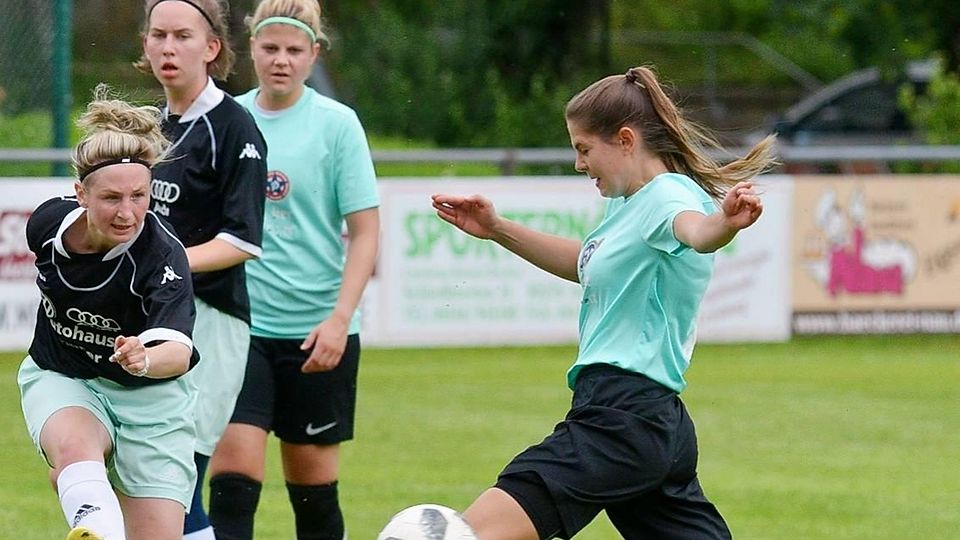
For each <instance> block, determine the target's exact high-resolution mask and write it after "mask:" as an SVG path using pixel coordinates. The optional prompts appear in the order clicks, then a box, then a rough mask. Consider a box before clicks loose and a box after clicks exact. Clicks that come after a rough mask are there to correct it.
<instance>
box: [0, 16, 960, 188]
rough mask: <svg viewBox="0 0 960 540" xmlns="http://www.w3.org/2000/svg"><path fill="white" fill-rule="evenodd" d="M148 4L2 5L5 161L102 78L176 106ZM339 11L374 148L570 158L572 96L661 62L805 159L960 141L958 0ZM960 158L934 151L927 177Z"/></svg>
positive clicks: (718, 125)
mask: <svg viewBox="0 0 960 540" xmlns="http://www.w3.org/2000/svg"><path fill="white" fill-rule="evenodd" d="M142 4H143V3H142V2H139V1H130V0H84V1H83V2H77V1H73V0H0V12H2V17H0V149H4V148H26V147H35V148H47V147H65V146H69V143H70V140H71V133H70V131H69V130H70V124H71V118H72V117H73V116H74V115H75V112H76V109H77V108H78V107H81V106H82V105H83V104H84V103H85V102H86V101H87V100H88V99H89V97H90V95H91V90H92V88H93V87H94V86H95V85H96V84H97V83H99V82H101V81H105V82H108V83H110V84H111V85H113V86H114V87H116V88H117V89H119V90H121V91H123V92H124V93H125V94H126V95H127V96H128V97H131V98H133V99H136V100H142V101H151V100H157V99H158V98H159V96H160V95H161V93H160V89H159V87H158V85H157V83H156V82H155V81H154V80H153V79H152V78H151V77H149V76H146V75H142V74H139V73H137V72H136V71H135V70H134V69H133V68H132V67H131V63H132V62H133V61H135V60H136V59H137V58H138V57H139V54H140V38H139V30H140V26H141V24H142V21H143V5H142ZM229 4H230V7H231V20H232V29H233V39H232V41H233V43H234V45H235V48H236V49H237V50H238V53H239V57H240V61H239V62H238V65H237V68H236V73H235V74H234V75H233V76H232V77H231V78H230V79H229V80H228V81H227V82H226V83H225V84H224V86H225V88H226V89H227V90H228V91H230V92H232V93H240V92H242V91H245V90H247V89H249V88H250V87H251V86H253V85H254V83H255V79H254V76H253V74H252V68H251V65H250V62H249V60H248V57H247V51H248V46H247V38H248V35H247V32H246V29H245V28H244V26H243V18H244V16H245V15H247V14H248V13H250V12H251V11H252V9H253V6H254V4H255V2H254V0H237V1H232V2H229ZM322 5H323V8H324V13H325V14H326V18H327V24H328V25H329V34H330V35H331V37H332V45H331V47H330V48H329V50H327V51H326V52H325V53H324V55H323V58H322V62H321V63H320V64H318V66H317V69H316V73H315V77H314V79H313V81H312V84H313V85H314V86H315V87H317V88H318V89H321V90H322V91H323V92H325V93H328V94H331V95H333V96H334V97H336V98H337V99H339V100H341V101H343V102H345V103H347V104H349V105H350V106H352V107H354V108H355V109H356V110H357V111H358V112H359V114H360V117H361V119H362V121H363V123H364V125H365V126H366V128H367V130H368V132H369V133H370V135H371V138H372V142H373V145H374V149H375V150H378V149H379V150H386V149H398V148H399V149H402V148H430V147H440V148H535V147H546V148H559V147H566V146H567V145H568V141H567V137H566V132H565V127H564V123H563V122H562V116H561V111H562V107H563V105H564V103H565V102H566V100H567V99H569V98H570V97H571V96H572V95H573V94H574V93H575V92H576V91H577V90H579V89H581V88H582V87H584V86H585V85H586V84H588V83H589V82H592V81H593V80H596V79H597V78H599V77H601V76H604V75H607V74H610V73H619V72H623V71H625V70H626V69H627V68H628V67H631V66H634V65H639V64H653V65H654V66H656V67H657V68H658V70H659V72H660V74H661V76H662V78H663V79H664V80H665V81H667V82H669V83H671V84H672V86H673V88H674V96H675V97H676V99H677V100H678V101H680V102H681V103H682V104H683V106H684V108H685V110H686V111H687V113H688V114H689V115H690V116H691V117H693V118H695V119H697V120H699V121H700V122H702V123H704V124H706V125H708V126H710V127H712V128H714V129H716V130H718V132H719V134H720V138H721V140H722V141H723V142H724V143H725V144H728V145H732V146H740V145H745V144H749V143H750V142H753V141H755V140H757V138H759V136H761V135H762V134H764V133H767V132H770V131H774V130H776V131H778V132H780V133H781V134H782V143H783V144H784V145H797V146H799V145H803V146H817V145H821V146H836V145H847V144H854V145H860V144H904V143H908V144H926V143H935V144H940V145H943V144H958V143H960V128H958V126H960V83H958V82H957V75H956V73H957V68H958V57H960V10H957V9H956V5H955V2H953V1H950V0H932V1H929V2H924V3H921V4H918V3H916V2H912V1H908V0H844V1H839V2H838V1H828V0H810V1H805V2H792V1H787V0H734V1H728V2H713V1H711V0H673V1H669V2H666V1H626V0H591V1H575V0H534V1H529V0H528V1H516V0H483V1H465V0H451V1H445V2H432V1H427V0H341V1H326V2H322ZM20 155H21V156H22V155H23V154H22V153H21V154H20ZM541 155H545V156H546V157H547V158H549V159H544V160H542V161H543V162H541V163H538V164H535V165H539V166H540V167H539V168H537V167H536V166H534V167H533V168H532V169H529V168H528V169H523V168H520V169H519V170H511V171H510V172H543V171H544V170H545V169H544V168H543V166H547V167H548V168H547V169H546V171H547V172H569V165H568V162H566V161H564V160H565V159H566V157H567V155H566V154H562V156H563V160H561V159H559V158H558V157H557V156H552V155H550V154H541ZM917 155H918V156H920V157H921V158H922V157H925V156H926V157H928V158H929V157H930V153H929V152H928V153H927V154H924V153H922V152H921V153H920V154H917ZM11 156H12V155H10V154H7V155H6V158H7V159H2V158H3V157H4V155H3V154H0V166H2V167H6V169H3V170H0V174H5V175H19V174H49V171H50V169H49V164H48V163H43V164H40V163H36V162H34V163H25V162H23V161H21V162H13V161H12V160H11ZM14 156H15V155H14ZM383 157H384V160H382V161H385V160H386V157H389V156H383ZM787 157H790V156H789V151H788V152H787ZM908 157H909V156H908ZM955 157H956V156H955V155H953V154H949V155H940V156H939V157H938V156H937V155H934V156H933V158H932V160H933V161H934V162H935V163H933V164H932V165H930V164H929V163H928V164H927V168H928V169H929V168H930V167H931V166H932V167H934V168H935V169H936V170H939V168H942V167H943V166H944V161H947V158H950V159H954V158H955ZM31 159H39V158H37V154H33V155H32V156H31ZM561 161H564V162H563V163H560V162H561ZM788 161H789V160H788ZM903 161H910V160H908V159H906V158H903V159H901V160H899V163H898V164H895V165H896V166H904V167H913V168H914V170H915V169H916V168H917V167H919V165H917V163H916V160H913V164H912V165H911V164H908V165H903V163H902V162H903ZM544 162H545V163H544ZM810 162H811V161H810V160H809V159H808V160H807V163H810ZM836 162H837V160H836V159H834V158H830V159H828V160H827V161H820V162H817V163H818V170H823V169H824V168H827V169H829V168H830V167H831V166H834V168H836V167H835V165H836ZM788 165H789V163H788ZM11 167H12V168H11ZM61 172H62V170H61ZM455 172H456V171H454V173H455ZM907 172H910V171H909V170H908V171H907Z"/></svg>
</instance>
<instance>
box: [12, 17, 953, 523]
mask: <svg viewBox="0 0 960 540" xmlns="http://www.w3.org/2000/svg"><path fill="white" fill-rule="evenodd" d="M254 4H255V1H254V0H238V1H232V2H230V7H231V20H232V31H233V39H232V42H233V44H234V48H235V49H236V50H237V53H238V58H239V61H238V63H237V68H236V73H234V74H233V75H232V76H231V77H230V79H229V80H228V81H227V82H226V83H224V87H225V88H226V90H228V91H229V92H231V93H234V94H237V93H240V92H244V91H246V90H247V89H249V88H250V87H252V86H253V85H254V84H255V78H254V76H253V73H252V69H251V65H250V61H249V59H248V46H247V39H248V35H247V33H246V29H245V28H244V27H243V18H244V16H245V15H246V14H248V13H250V12H251V11H252V9H253V5H254ZM322 5H323V7H324V11H325V14H326V18H327V24H328V27H329V28H328V34H329V35H330V36H331V38H332V44H331V47H330V48H329V50H327V51H325V52H324V54H323V56H322V59H321V62H319V63H318V64H317V65H316V66H315V70H314V76H313V77H312V79H311V81H310V84H311V85H313V86H314V87H316V88H317V89H318V90H320V91H321V92H324V93H326V94H328V95H331V96H332V97H335V98H336V99H338V100H340V101H343V102H344V103H346V104H348V105H350V106H351V107H353V108H354V109H355V110H356V111H357V112H358V114H359V116H360V119H361V121H362V122H363V125H364V127H365V128H366V130H367V133H368V136H369V138H370V144H371V148H372V150H373V156H374V161H375V163H376V167H377V173H378V177H379V178H380V180H381V181H380V183H379V187H380V190H381V191H380V192H381V202H382V205H381V212H382V213H381V215H382V222H381V223H382V227H381V229H382V234H383V236H382V240H381V247H382V248H381V254H380V259H379V262H378V267H377V270H376V273H375V275H374V277H373V279H372V280H371V282H370V284H369V285H368V287H367V289H366V292H365V295H364V300H363V306H362V310H363V312H364V318H363V322H364V328H363V330H362V334H363V338H364V346H365V347H366V346H368V345H370V346H371V347H369V348H367V349H365V352H364V360H363V361H364V364H365V367H364V368H363V370H361V379H362V380H361V382H360V388H362V389H364V390H363V391H361V392H360V398H359V399H360V401H359V403H358V421H357V425H358V428H359V430H360V431H359V432H358V437H357V441H356V442H355V444H352V445H351V447H350V450H349V452H347V453H346V456H345V462H344V469H345V470H344V477H345V478H347V479H348V481H347V482H345V483H344V484H343V488H344V489H343V491H342V493H343V497H344V500H345V501H346V503H345V508H346V509H347V510H346V512H347V520H348V523H349V529H350V535H351V537H355V538H372V537H374V535H375V534H376V532H377V531H378V530H379V528H380V527H381V526H382V525H383V524H384V523H386V521H387V520H388V519H389V516H391V515H392V514H393V512H395V511H397V510H399V509H400V508H403V507H405V506H409V505H412V504H415V503H420V502H425V501H433V502H439V503H443V504H447V505H450V506H454V507H458V508H462V507H464V506H465V505H466V504H468V503H469V502H470V500H472V497H473V496H474V495H475V494H476V493H478V492H479V491H480V490H481V489H483V488H485V487H486V486H488V485H489V482H490V481H491V480H492V479H493V478H495V477H496V473H497V472H498V471H499V467H500V466H502V464H503V463H504V462H505V460H506V459H508V458H509V456H511V455H513V454H514V453H515V452H516V451H518V450H519V449H521V448H523V447H524V446H526V445H528V444H531V443H533V442H536V441H537V440H539V438H540V437H542V435H543V430H544V429H545V428H546V427H547V426H549V425H550V424H551V423H552V422H553V421H555V420H556V418H558V417H559V415H560V414H562V412H563V411H564V410H566V407H567V402H568V400H569V393H568V391H567V389H566V388H565V387H563V382H562V381H563V373H564V371H565V370H566V368H567V366H568V365H569V363H570V361H571V359H572V358H573V357H574V356H575V354H576V351H575V346H574V345H573V344H574V343H575V342H576V331H577V306H578V305H579V302H580V289H579V287H578V286H576V285H573V284H570V283H566V282H562V281H561V280H556V279H554V278H552V277H551V276H548V275H546V274H544V273H542V272H539V271H537V270H536V269H534V268H533V267H532V266H530V265H526V264H524V263H523V262H522V261H519V260H518V259H516V258H515V257H512V256H510V254H508V253H506V252H504V251H503V250H499V248H495V247H494V246H493V245H492V244H491V243H489V242H486V243H485V242H482V241H479V240H475V239H471V238H467V237H465V236H464V235H463V234H460V233H459V232H457V231H455V230H454V229H453V228H452V227H449V226H448V225H447V224H445V223H444V222H442V221H441V220H439V219H437V218H436V216H435V215H434V213H433V212H432V211H431V209H430V207H429V203H428V200H429V194H431V193H434V192H435V191H437V190H440V189H443V190H452V191H455V192H461V193H474V192H480V193H484V194H486V195H488V196H490V197H491V199H492V200H494V201H495V202H496V204H497V207H498V208H499V209H500V210H501V211H502V212H503V213H504V214H505V215H507V216H509V217H511V218H513V219H516V220H518V221H521V222H523V223H525V224H527V225H530V226H532V227H534V228H537V229H540V230H543V231H545V232H550V233H553V234H559V235H564V236H568V237H575V238H583V236H584V235H585V234H586V233H587V232H589V231H590V230H592V229H593V228H594V227H595V226H596V224H597V223H598V222H599V220H600V219H601V218H602V216H603V211H604V208H603V202H602V201H601V200H600V198H599V197H597V196H596V190H595V189H594V188H593V186H592V185H590V184H591V183H590V182H586V181H585V178H584V176H583V175H576V176H574V171H573V158H574V155H573V152H572V150H571V149H570V147H569V141H568V138H567V134H566V132H565V125H564V121H563V107H564V105H565V103H566V101H567V100H568V99H569V98H570V97H571V96H572V95H573V94H574V93H575V92H577V91H578V90H580V89H582V88H583V87H584V86H586V85H587V84H588V83H590V82H592V81H594V80H596V79H598V78H600V77H603V76H605V75H609V74H613V73H623V72H625V71H626V70H627V69H628V68H629V67H632V66H636V65H640V64H652V65H654V66H655V67H656V68H657V69H658V71H659V73H660V75H661V79H662V80H664V81H666V82H667V83H669V86H670V88H671V89H672V92H671V93H672V95H673V96H674V98H675V100H676V101H678V102H679V103H680V104H681V105H682V107H683V108H684V109H685V111H686V113H687V114H688V116H690V117H691V118H693V119H695V120H697V121H699V122H700V123H702V124H705V125H707V126H709V127H711V128H713V129H715V130H716V131H717V132H718V135H719V138H720V140H721V141H722V142H723V143H724V145H725V146H727V147H728V148H729V151H730V152H731V153H736V154H739V153H742V151H744V149H745V147H746V146H748V145H750V144H751V143H753V142H755V141H756V140H759V138H760V137H762V136H764V135H765V134H767V133H771V132H776V133H778V134H779V148H778V151H779V153H780V156H781V159H782V161H783V166H782V167H781V168H780V169H779V170H777V171H774V174H770V175H766V176H764V177H762V178H760V180H759V182H760V184H761V186H762V189H763V192H764V207H765V211H764V214H763V216H762V217H761V221H760V222H759V223H758V224H757V226H754V227H751V228H749V229H747V230H745V231H743V232H742V233H740V234H739V235H738V236H737V238H736V239H735V241H734V242H732V243H731V244H730V245H728V246H727V247H726V248H724V249H723V250H722V251H720V252H719V253H718V254H717V262H716V271H715V274H714V278H713V281H712V282H711V286H710V289H708V291H707V294H706V296H705V298H704V302H703V306H702V309H701V319H700V322H699V331H700V333H699V338H700V339H699V342H700V343H701V344H702V345H699V344H698V348H697V352H696V354H695V361H694V364H693V368H692V369H691V372H690V377H691V381H692V384H691V386H690V389H689V390H688V391H686V392H685V394H684V395H685V401H687V403H688V404H689V406H690V407H691V409H692V410H694V411H695V412H694V413H693V414H694V416H695V417H696V418H697V419H698V430H699V434H700V440H701V449H702V450H703V451H702V453H701V462H700V463H701V467H700V470H701V473H702V474H703V477H704V478H705V485H707V489H708V492H709V493H710V496H711V498H712V499H714V500H715V501H717V503H718V505H719V507H720V508H721V509H722V511H723V512H724V513H725V516H726V518H727V519H728V520H729V522H730V524H731V527H732V529H733V530H734V531H735V535H736V537H738V538H744V539H762V540H770V539H784V540H787V539H790V540H793V539H797V538H817V539H819V538H823V539H830V540H835V539H857V540H859V539H863V540H866V539H870V540H876V539H878V538H882V539H890V540H899V539H902V538H953V537H957V536H958V533H957V531H958V530H960V506H958V505H957V504H956V501H957V500H960V497H958V494H957V486H960V467H958V466H957V448H958V446H960V408H958V407H957V406H956V404H957V403H958V402H960V385H958V384H957V381H960V363H958V362H957V358H960V341H958V340H957V339H956V335H957V334H960V287H958V286H957V283H960V175H958V174H957V173H958V172H960V79H958V69H960V65H958V64H960V60H958V57H960V9H958V6H957V0H927V1H926V2H917V1H915V0H804V1H791V0H726V1H720V2H717V1H716V0H670V1H666V0H634V1H628V0H581V1H574V0H469V1H467V0H446V1H442V2H434V1H428V0H329V1H324V2H322ZM142 22H143V2H142V1H140V0H82V1H80V0H0V432H2V433H4V434H5V436H0V460H2V461H3V462H4V463H14V464H16V466H6V467H3V468H2V469H0V484H2V485H4V486H11V488H10V489H6V490H0V530H4V531H14V533H15V535H16V537H17V538H20V539H22V540H34V539H36V540H40V539H48V538H55V537H60V535H62V534H63V532H64V531H63V529H64V527H65V526H64V523H63V519H62V516H60V515H59V510H58V509H57V505H56V503H55V497H56V494H55V493H54V492H52V491H51V490H50V486H49V484H48V483H47V481H46V474H45V466H44V464H43V463H42V460H40V459H38V458H37V457H36V455H35V454H36V452H35V450H34V449H33V448H32V445H31V444H30V442H29V440H28V438H27V437H26V433H25V430H24V428H23V422H22V418H21V416H20V412H19V407H18V403H17V402H18V398H19V393H18V391H17V389H16V387H15V382H14V381H15V379H16V375H15V374H16V370H17V366H18V365H19V363H20V361H21V360H22V358H23V356H24V355H25V350H26V348H27V346H28V345H29V342H30V339H31V335H32V333H33V329H34V325H35V322H36V314H37V305H38V298H37V296H38V294H37V290H36V287H35V285H34V281H35V279H36V271H35V268H34V264H33V263H34V257H33V254H32V253H31V252H30V250H29V249H28V247H27V245H26V241H25V237H24V233H23V231H24V228H25V225H26V222H27V219H28V218H29V216H30V214H31V212H32V210H33V208H35V207H36V205H37V204H39V203H40V202H41V201H43V200H45V199H46V198H49V197H53V196H57V195H61V194H63V193H69V192H70V190H71V178H69V177H70V176H71V171H70V170H69V168H68V167H67V166H66V162H67V159H68V155H69V153H68V148H69V147H70V146H71V145H72V144H73V143H75V142H76V140H77V134H76V133H75V132H74V131H73V127H72V122H73V120H74V119H75V118H76V117H77V116H78V114H79V112H80V110H81V109H82V108H83V107H84V105H85V104H86V102H87V101H88V100H89V99H90V97H91V91H92V89H93V88H94V87H95V86H96V85H97V84H98V83H100V82H107V83H109V84H110V85H112V86H113V87H114V88H115V89H116V90H119V91H120V92H121V93H123V94H125V95H126V96H127V97H128V98H129V99H132V100H135V101H139V102H144V103H152V104H159V102H160V99H161V97H162V92H161V89H160V87H159V85H158V84H157V83H156V82H155V81H154V79H153V78H152V77H150V76H147V75H142V74H140V73H138V72H137V71H135V70H134V68H133V67H132V63H133V62H134V61H135V60H137V58H138V57H139V56H140V51H141V45H140V37H139V31H140V28H141V25H142ZM723 155H730V154H724V153H721V157H723ZM51 176H54V178H50V177H51ZM20 177H27V178H20ZM934 334H938V335H934ZM425 374H428V375H427V376H425ZM518 398H519V399H518ZM521 400H522V402H523V403H522V407H518V401H521ZM505 425H506V426H510V429H506V430H505V429H503V426H505ZM411 426H413V427H415V429H411ZM269 459H270V460H271V463H272V466H271V468H269V469H268V470H270V471H272V472H271V473H270V474H272V475H273V476H272V479H271V480H270V481H269V482H267V484H266V486H265V496H264V499H263V500H264V503H263V504H262V505H261V514H260V517H258V520H257V537H258V538H261V539H264V540H273V539H277V540H279V539H286V538H292V537H293V528H292V527H293V525H292V517H291V515H290V512H289V508H288V506H287V504H286V502H285V501H286V494H285V492H284V491H283V490H284V487H283V482H282V479H280V478H279V477H278V475H279V473H278V471H279V470H280V466H279V463H278V459H279V458H278V456H277V454H276V452H275V446H273V445H271V454H270V456H269ZM950 501H953V502H952V503H951V502H950ZM580 537H582V538H585V539H587V540H597V539H600V540H608V539H614V538H619V536H618V535H617V534H616V532H615V531H614V530H613V528H612V527H611V526H610V525H609V524H608V523H607V522H606V521H605V520H604V519H601V520H598V522H596V523H595V524H594V525H592V526H591V528H590V529H588V530H586V531H584V533H583V534H582V535H580Z"/></svg>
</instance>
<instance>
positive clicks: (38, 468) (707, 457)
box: [0, 336, 960, 540]
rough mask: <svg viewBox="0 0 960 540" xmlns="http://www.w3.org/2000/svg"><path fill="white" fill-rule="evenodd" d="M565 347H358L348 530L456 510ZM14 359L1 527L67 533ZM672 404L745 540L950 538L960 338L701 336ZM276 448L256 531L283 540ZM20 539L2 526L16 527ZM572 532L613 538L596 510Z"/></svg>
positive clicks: (480, 485)
mask: <svg viewBox="0 0 960 540" xmlns="http://www.w3.org/2000/svg"><path fill="white" fill-rule="evenodd" d="M573 354H574V349H573V348H572V347H542V348H502V349H428V350H373V349H370V350H367V351H365V352H364V356H363V361H362V367H361V381H360V402H359V410H358V425H357V437H356V440H355V441H353V442H351V443H348V444H347V445H346V446H345V447H344V456H343V472H342V479H341V490H342V491H341V492H342V499H343V505H344V509H345V513H346V519H347V525H348V529H349V532H350V537H351V538H353V539H356V540H367V539H372V538H374V537H375V536H376V533H377V531H378V530H379V528H380V527H381V526H382V525H383V524H384V523H385V522H386V521H387V520H388V519H389V517H390V516H391V514H392V513H393V512H395V511H397V510H399V509H401V508H404V507H406V506H410V505H413V504H416V503H420V502H437V503H441V504H446V505H448V506H453V507H457V508H462V507H464V506H466V505H467V504H469V503H470V501H471V500H472V499H473V497H475V496H476V495H477V494H478V493H479V492H480V491H481V490H483V489H484V488H486V487H487V486H489V485H490V484H491V483H492V482H493V480H494V479H495V478H496V475H497V473H498V472H499V470H500V468H501V467H502V466H503V465H504V464H505V463H506V462H507V460H509V459H510V458H511V457H512V456H513V455H514V454H515V453H517V452H518V451H520V450H522V449H523V448H525V447H526V446H527V445H529V444H532V443H535V442H538V441H539V440H540V439H541V438H542V437H543V436H544V435H545V434H546V433H547V432H548V431H549V430H550V429H551V428H552V426H553V424H554V422H555V421H556V420H557V419H559V418H560V417H561V416H562V415H563V413H564V412H565V411H566V408H567V405H568V400H569V397H570V396H569V393H568V391H567V390H566V389H565V387H564V383H563V373H564V371H565V369H566V367H567V365H568V363H569V362H570V360H571V358H572V357H573ZM20 356H21V355H19V354H7V355H0V374H2V385H3V386H2V389H3V390H4V391H3V392H2V396H3V397H2V409H0V411H3V413H2V414H0V433H2V434H3V435H2V437H3V441H2V442H3V444H2V445H0V457H2V461H3V467H2V469H0V482H2V485H3V488H2V489H0V526H2V530H4V531H6V532H7V533H8V534H7V536H9V537H12V538H17V539H19V540H34V539H36V540H40V539H43V540H49V539H52V538H62V537H63V535H64V534H65V532H66V525H65V523H64V520H63V517H62V516H61V515H60V511H59V507H58V505H57V502H56V496H55V495H54V492H53V491H52V490H51V488H50V487H49V484H48V483H47V480H46V477H47V475H46V468H45V466H44V465H43V463H42V461H41V460H40V458H39V457H38V456H37V455H36V454H35V452H34V450H33V448H32V445H31V443H30V442H29V440H28V437H27V435H26V430H25V428H24V427H23V421H22V419H21V415H20V408H19V404H18V397H19V394H18V391H17V388H16V382H15V378H16V377H15V375H16V367H17V365H18V363H19V359H20ZM688 375H689V379H690V387H689V388H688V390H687V391H686V392H685V393H684V399H685V401H686V403H687V406H688V407H689V409H690V412H691V414H692V415H693V418H694V419H695V420H696V421H697V427H698V430H699V436H700V447H701V456H700V474H701V480H702V482H703V485H704V488H705V489H706V491H707V494H708V495H709V496H710V497H711V498H712V499H713V501H714V502H715V503H716V504H717V506H718V507H719V508H720V511H721V512H722V513H723V514H724V516H725V517H726V518H727V520H728V522H729V523H730V527H731V529H732V530H733V532H734V536H735V537H736V538H741V539H801V538H802V539H806V538H817V539H820V538H822V539H831V540H834V539H884V538H888V539H904V538H947V537H957V535H958V534H960V504H957V503H958V501H960V406H958V403H960V389H958V386H960V385H958V383H960V340H958V338H957V337H956V336H937V337H919V336H918V337H912V336H911V337H869V338H817V339H812V338H804V339H795V340H793V341H792V342H790V343H786V344H776V345H722V346H721V345H713V346H700V347H699V348H698V350H697V352H696V354H695V359H694V365H693V367H692V368H691V370H690V372H689V373H688ZM275 446H276V445H275V444H273V445H272V447H273V453H271V456H270V460H271V474H270V476H269V477H268V480H267V483H266V486H265V488H264V493H263V497H262V499H261V507H260V513H259V514H258V519H257V538H258V539H262V540H274V539H276V540H281V539H282V540H288V539H290V538H293V537H294V534H293V525H292V515H291V513H290V511H289V509H288V504H287V497H286V492H285V490H284V488H283V482H282V479H281V477H280V474H279V463H278V462H277V456H276V453H275V450H276V449H275ZM10 533H14V534H10ZM578 538H584V539H588V540H590V539H596V540H605V539H615V538H618V535H617V534H616V532H615V531H614V530H613V528H612V527H611V526H610V525H609V524H608V523H607V522H606V520H605V519H604V518H602V517H601V518H600V519H598V520H597V521H596V522H594V523H593V524H592V525H591V526H590V527H589V528H588V529H586V530H584V531H583V532H582V533H581V534H580V535H579V536H578Z"/></svg>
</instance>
